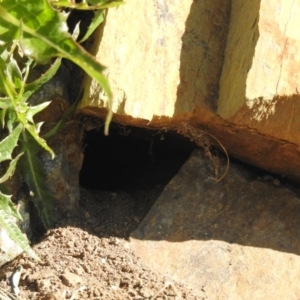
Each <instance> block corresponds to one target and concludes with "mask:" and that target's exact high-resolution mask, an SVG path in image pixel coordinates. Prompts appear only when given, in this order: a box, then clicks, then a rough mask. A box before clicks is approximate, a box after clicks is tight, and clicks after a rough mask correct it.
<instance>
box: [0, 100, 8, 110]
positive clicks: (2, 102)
mask: <svg viewBox="0 0 300 300" xmlns="http://www.w3.org/2000/svg"><path fill="white" fill-rule="evenodd" d="M9 106H10V99H9V98H8V97H4V98H0V109H7V108H8V107H9Z"/></svg>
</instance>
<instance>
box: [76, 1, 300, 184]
mask: <svg viewBox="0 0 300 300" xmlns="http://www.w3.org/2000/svg"><path fill="white" fill-rule="evenodd" d="M133 16H134V17H133ZM299 20H300V3H299V1H292V0H287V1H283V0H272V1H268V0H254V1H253V0H251V1H250V0H247V1H242V2H241V1H237V0H233V1H192V0H188V1H184V2H182V1H172V2H166V1H147V2H145V3H141V2H140V1H138V0H131V1H128V2H127V3H126V4H125V5H123V6H122V7H119V8H118V9H111V10H110V11H109V12H108V16H107V20H106V24H105V26H104V28H102V29H100V30H99V32H98V40H97V42H96V43H95V47H96V48H95V49H96V50H95V49H94V50H95V51H96V52H97V57H98V59H99V61H100V62H102V63H104V64H105V65H107V66H108V68H107V70H106V74H107V76H108V79H109V81H110V83H111V86H112V89H113V92H114V105H113V111H114V112H115V120H116V121H117V122H120V123H124V124H130V125H136V126H143V127H151V128H152V127H156V128H167V129H168V128H169V129H177V130H180V131H185V132H186V133H187V134H189V133H191V131H186V130H185V128H184V124H185V125H186V124H189V126H192V127H193V128H195V129H196V130H205V131H207V132H208V133H210V134H212V135H214V136H215V137H216V138H217V139H218V140H219V141H220V142H221V143H222V144H223V145H224V147H225V148H226V150H227V151H228V153H229V154H231V155H233V156H235V157H237V158H239V159H242V160H244V161H246V162H248V163H251V164H254V165H257V166H259V167H262V168H265V169H267V170H268V171H272V172H276V173H280V174H282V175H284V176H288V177H290V178H292V179H296V180H300V152H299V150H298V148H299V145H300V135H299V128H300V118H298V117H297V116H298V115H299V112H300V111H299V110H300V104H299V103H298V102H299V91H300V87H298V82H299V79H300V78H299V75H298V74H299V72H298V69H299V66H300V33H299V31H298V30H297V29H298V28H299V26H298V22H299ZM100 40H101V42H100ZM99 43H100V46H99ZM97 47H98V49H97ZM85 85H86V91H87V92H86V94H85V97H84V99H83V101H82V102H81V104H80V106H79V109H80V110H81V111H83V112H84V113H86V114H91V115H95V116H99V117H103V116H104V115H105V111H106V108H107V105H108V104H107V101H106V99H105V95H103V93H102V91H101V88H100V87H99V86H98V85H97V84H96V83H95V82H94V81H89V82H88V81H86V82H85ZM193 138H194V139H197V136H193Z"/></svg>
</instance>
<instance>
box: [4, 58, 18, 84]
mask: <svg viewBox="0 0 300 300" xmlns="http://www.w3.org/2000/svg"><path fill="white" fill-rule="evenodd" d="M6 70H7V75H8V76H9V77H10V79H11V82H13V84H14V86H15V87H16V88H21V86H22V73H21V70H20V68H19V66H18V64H17V62H16V60H15V59H14V58H13V56H10V61H9V62H8V63H7V66H6Z"/></svg>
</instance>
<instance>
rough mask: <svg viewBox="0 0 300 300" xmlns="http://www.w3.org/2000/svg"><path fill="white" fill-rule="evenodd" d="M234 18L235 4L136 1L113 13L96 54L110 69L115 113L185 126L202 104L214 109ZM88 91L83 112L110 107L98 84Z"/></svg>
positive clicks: (220, 2)
mask: <svg viewBox="0 0 300 300" xmlns="http://www.w3.org/2000/svg"><path fill="white" fill-rule="evenodd" d="M229 14H230V1H229V0H228V1H220V0H217V1H213V2H211V1H192V0H187V1H184V2H182V1H158V2H157V1H147V2H144V3H141V2H140V1H138V0H131V1H128V2H127V3H126V4H125V5H123V6H121V7H119V8H118V9H117V10H116V9H111V10H109V12H108V18H107V20H106V24H105V28H104V32H103V37H101V36H100V38H101V43H100V46H99V49H97V50H96V51H97V58H98V59H99V61H102V63H105V64H106V65H107V66H109V68H108V69H107V76H108V78H109V81H110V83H111V86H112V89H113V91H114V94H115V97H114V107H113V109H114V111H115V112H116V113H117V114H118V115H122V116H132V117H134V118H139V119H143V120H147V122H149V121H151V120H152V119H153V117H154V116H157V117H167V118H173V119H176V120H177V121H180V120H181V119H184V120H186V118H187V117H186V114H187V116H190V115H191V114H192V112H193V110H194V109H195V107H196V106H197V105H201V106H205V107H207V108H212V107H214V106H215V105H216V101H217V95H218V81H219V77H220V74H221V70H222V65H223V54H224V48H225V40H226V34H227V27H228V22H229ZM132 15H134V16H135V17H134V18H132V17H131V16H132ZM120 24H122V26H120ZM99 35H101V32H100V33H99ZM98 42H99V39H98ZM95 47H97V42H96V45H95ZM103 58H105V61H104V60H103ZM86 91H87V92H88V93H87V94H86V95H85V96H86V97H85V99H84V100H83V101H82V103H81V105H80V107H81V108H84V110H88V109H89V108H88V107H93V108H95V107H96V108H97V107H98V108H101V107H106V102H105V99H104V98H103V95H102V94H101V89H100V87H99V86H97V84H96V83H95V82H94V81H93V82H92V83H91V88H90V90H88V89H86Z"/></svg>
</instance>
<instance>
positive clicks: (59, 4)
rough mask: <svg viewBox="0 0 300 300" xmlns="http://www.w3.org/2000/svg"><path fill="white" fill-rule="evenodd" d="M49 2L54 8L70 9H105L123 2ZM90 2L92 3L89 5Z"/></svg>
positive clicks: (93, 0)
mask: <svg viewBox="0 0 300 300" xmlns="http://www.w3.org/2000/svg"><path fill="white" fill-rule="evenodd" d="M50 3H51V4H52V5H53V6H54V7H56V8H62V7H68V8H71V9H78V10H98V9H106V8H110V7H116V6H119V5H121V4H124V3H125V2H124V1H122V0H117V1H114V0H106V1H103V0H91V1H88V3H86V1H82V2H79V3H75V2H74V1H68V0H50ZM89 4H92V5H89Z"/></svg>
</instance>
